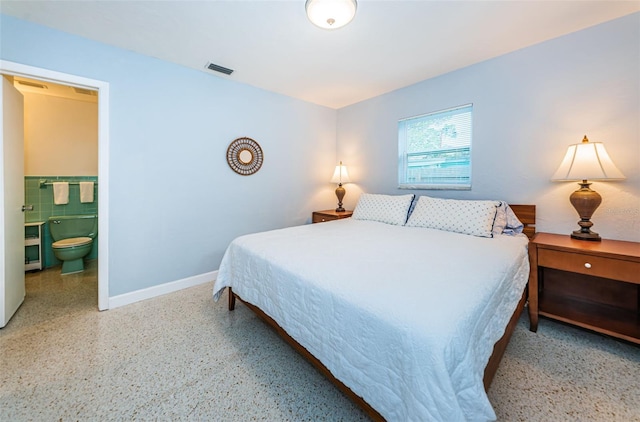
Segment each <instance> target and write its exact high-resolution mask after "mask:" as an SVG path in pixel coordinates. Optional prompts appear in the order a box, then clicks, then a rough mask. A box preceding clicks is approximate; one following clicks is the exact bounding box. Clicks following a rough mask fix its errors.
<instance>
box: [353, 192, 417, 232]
mask: <svg viewBox="0 0 640 422" xmlns="http://www.w3.org/2000/svg"><path fill="white" fill-rule="evenodd" d="M414 196H415V195H379V194H372V193H363V194H361V195H360V199H358V205H356V208H355V209H354V210H353V215H352V216H351V218H353V219H356V220H371V221H379V222H381V223H387V224H394V225H396V226H404V223H405V222H406V221H407V215H408V213H409V207H411V202H412V201H413V198H414Z"/></svg>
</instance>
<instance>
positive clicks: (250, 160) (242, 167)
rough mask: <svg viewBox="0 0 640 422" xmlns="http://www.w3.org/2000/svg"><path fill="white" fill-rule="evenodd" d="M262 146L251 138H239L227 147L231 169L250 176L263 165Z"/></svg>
mask: <svg viewBox="0 0 640 422" xmlns="http://www.w3.org/2000/svg"><path fill="white" fill-rule="evenodd" d="M263 160H264V157H263V155H262V148H260V145H258V143H257V142H256V141H254V140H253V139H251V138H238V139H236V140H234V141H233V142H231V143H230V144H229V148H227V162H228V163H229V167H231V170H233V171H235V172H236V173H238V174H241V175H243V176H249V175H250V174H253V173H255V172H257V171H258V170H260V167H262V161H263Z"/></svg>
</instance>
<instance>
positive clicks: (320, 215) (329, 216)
mask: <svg viewBox="0 0 640 422" xmlns="http://www.w3.org/2000/svg"><path fill="white" fill-rule="evenodd" d="M352 215H353V211H350V210H346V211H341V212H338V211H336V210H324V211H314V212H313V214H311V222H312V223H324V222H325V221H332V220H340V219H341V218H349V217H351V216H352Z"/></svg>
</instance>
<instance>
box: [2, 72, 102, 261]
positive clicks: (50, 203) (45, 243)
mask: <svg viewBox="0 0 640 422" xmlns="http://www.w3.org/2000/svg"><path fill="white" fill-rule="evenodd" d="M14 86H15V87H16V88H17V89H18V90H19V91H20V92H21V93H22V95H23V98H24V188H25V204H26V205H27V206H33V209H29V208H27V210H26V211H25V237H26V238H27V239H30V238H31V239H32V238H34V237H37V236H38V235H40V236H41V242H40V246H41V251H40V250H39V247H38V246H37V245H36V246H27V247H26V248H25V270H32V269H40V267H42V269H52V270H54V269H55V270H58V271H59V270H60V268H61V265H62V261H61V260H60V259H58V258H57V257H56V254H54V250H53V247H52V243H53V241H54V239H53V238H52V234H51V230H50V227H49V224H50V223H49V217H51V216H71V215H97V214H98V188H97V184H98V101H97V100H98V97H97V95H96V92H95V91H89V90H86V89H81V88H74V87H70V86H64V85H58V84H54V83H50V82H43V81H37V80H29V79H25V78H17V77H16V78H15V80H14ZM56 182H68V185H67V186H66V187H65V186H62V192H58V194H62V196H60V195H58V201H56V202H60V203H58V204H56V203H54V183H56ZM81 182H93V186H91V185H86V184H85V186H83V195H82V198H81V195H80V188H81V185H80V183H81ZM65 190H66V191H67V192H66V195H65ZM81 199H82V201H81ZM34 223H36V224H34ZM37 223H43V224H37ZM96 227H97V226H96ZM39 230H40V233H39ZM32 243H33V242H32ZM92 244H93V246H92V247H91V249H90V252H89V253H88V255H86V256H85V257H84V262H85V263H86V262H92V264H93V265H94V266H96V264H97V262H95V261H97V257H98V242H97V238H96V239H94V241H93V242H92ZM65 265H66V264H65Z"/></svg>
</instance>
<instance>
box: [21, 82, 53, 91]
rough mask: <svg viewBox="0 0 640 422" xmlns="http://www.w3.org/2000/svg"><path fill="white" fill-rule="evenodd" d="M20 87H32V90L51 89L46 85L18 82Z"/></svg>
mask: <svg viewBox="0 0 640 422" xmlns="http://www.w3.org/2000/svg"><path fill="white" fill-rule="evenodd" d="M18 83H19V84H20V85H24V86H30V87H31V88H40V89H49V88H48V87H47V86H46V85H43V84H39V83H37V82H30V81H18Z"/></svg>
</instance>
